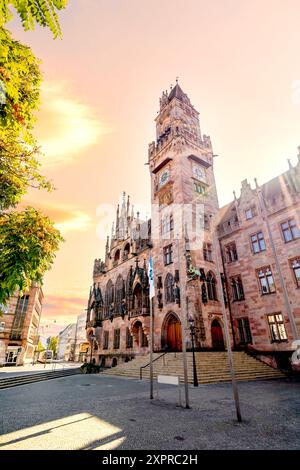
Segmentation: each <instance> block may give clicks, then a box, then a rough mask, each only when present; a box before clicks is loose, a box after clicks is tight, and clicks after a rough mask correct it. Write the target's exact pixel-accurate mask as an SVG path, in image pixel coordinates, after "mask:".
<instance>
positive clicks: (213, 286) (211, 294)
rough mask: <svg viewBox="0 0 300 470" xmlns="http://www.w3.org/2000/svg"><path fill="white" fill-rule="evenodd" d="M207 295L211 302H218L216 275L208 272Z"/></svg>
mask: <svg viewBox="0 0 300 470" xmlns="http://www.w3.org/2000/svg"><path fill="white" fill-rule="evenodd" d="M206 284H207V294H208V299H209V300H218V297H217V282H216V278H215V275H214V273H212V272H211V271H209V272H208V274H207V276H206Z"/></svg>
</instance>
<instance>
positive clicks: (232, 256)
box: [225, 242, 238, 263]
mask: <svg viewBox="0 0 300 470" xmlns="http://www.w3.org/2000/svg"><path fill="white" fill-rule="evenodd" d="M225 256H226V261H227V263H233V262H234V261H237V260H238V254H237V250H236V244H235V242H232V243H229V244H228V245H226V246H225Z"/></svg>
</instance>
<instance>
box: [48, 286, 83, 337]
mask: <svg viewBox="0 0 300 470" xmlns="http://www.w3.org/2000/svg"><path fill="white" fill-rule="evenodd" d="M87 301H88V293H87V297H86V298H84V297H79V296H78V297H75V296H73V297H68V296H60V295H45V298H44V302H43V311H42V318H41V327H42V333H44V334H46V333H48V332H51V331H57V330H59V331H61V330H62V329H63V328H64V327H65V326H67V325H68V324H69V323H75V322H76V318H77V315H79V314H80V313H82V312H84V310H85V308H86V306H87ZM43 330H44V331H43Z"/></svg>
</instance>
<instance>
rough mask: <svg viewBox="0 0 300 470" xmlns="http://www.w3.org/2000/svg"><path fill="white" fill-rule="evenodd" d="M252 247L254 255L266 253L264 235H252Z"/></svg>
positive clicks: (260, 233)
mask: <svg viewBox="0 0 300 470" xmlns="http://www.w3.org/2000/svg"><path fill="white" fill-rule="evenodd" d="M251 245H252V251H253V253H259V252H260V251H265V249H266V243H265V239H264V234H263V233H262V232H258V233H255V234H254V235H251Z"/></svg>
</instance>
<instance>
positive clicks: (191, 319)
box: [189, 317, 198, 387]
mask: <svg viewBox="0 0 300 470" xmlns="http://www.w3.org/2000/svg"><path fill="white" fill-rule="evenodd" d="M189 324H190V332H191V340H192V352H193V379H194V387H198V377H197V369H196V361H195V345H194V338H195V321H194V319H193V318H192V317H189Z"/></svg>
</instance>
